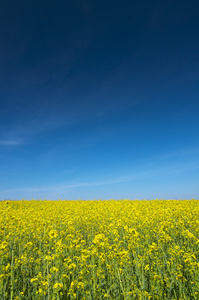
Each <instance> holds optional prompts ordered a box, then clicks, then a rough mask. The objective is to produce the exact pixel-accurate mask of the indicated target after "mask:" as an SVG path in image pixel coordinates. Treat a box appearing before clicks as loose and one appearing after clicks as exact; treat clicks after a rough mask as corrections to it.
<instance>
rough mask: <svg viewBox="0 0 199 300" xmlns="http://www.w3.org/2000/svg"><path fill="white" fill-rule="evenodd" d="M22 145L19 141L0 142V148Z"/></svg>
mask: <svg viewBox="0 0 199 300" xmlns="http://www.w3.org/2000/svg"><path fill="white" fill-rule="evenodd" d="M22 144H24V141H23V140H21V139H8V140H0V146H18V145H22Z"/></svg>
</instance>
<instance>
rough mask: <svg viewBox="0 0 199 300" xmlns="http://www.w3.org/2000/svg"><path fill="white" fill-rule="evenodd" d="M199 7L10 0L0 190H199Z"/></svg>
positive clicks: (111, 193)
mask: <svg viewBox="0 0 199 300" xmlns="http://www.w3.org/2000/svg"><path fill="white" fill-rule="evenodd" d="M198 15H199V2H198V1H192V0H189V1H183V0H181V1H179V0H176V1H173V0H168V1H161V0H157V1H155V0H151V1H148V0H139V1H132V0H131V1H127V0H123V1H115V0H114V1H113V0H108V1H107V0H106V1H105V0H100V1H91V0H78V1H72V0H71V1H70V0H69V1H65V0H57V1H49V0H48V1H47V0H39V1H27V0H26V1H25V0H18V1H16V0H9V1H2V3H1V9H0V199H22V198H25V199H32V198H34V199H37V198H40V199H44V198H46V199H55V200H56V199H58V198H60V199H125V198H126V199H156V198H158V199H162V198H165V199H191V198H193V197H195V198H197V199H198V198H199V118H198V115H199V38H198V37H199V35H198V32H199V18H198Z"/></svg>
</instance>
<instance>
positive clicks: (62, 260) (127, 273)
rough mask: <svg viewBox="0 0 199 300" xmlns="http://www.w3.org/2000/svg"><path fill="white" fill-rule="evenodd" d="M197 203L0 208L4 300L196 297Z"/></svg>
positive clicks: (83, 203) (29, 203)
mask: <svg viewBox="0 0 199 300" xmlns="http://www.w3.org/2000/svg"><path fill="white" fill-rule="evenodd" d="M198 236H199V201H198V200H195V199H193V200H180V201H177V200H153V201H146V200H142V201H138V200H137V201H130V200H120V201H116V200H109V201H100V200H93V201H81V200H78V201H61V200H59V201H47V200H45V201H41V200H40V201H34V200H32V201H25V200H23V201H7V202H4V201H2V202H0V261H1V263H0V299H4V300H8V299H9V300H44V299H47V300H62V299H63V300H64V299H68V300H73V299H83V300H84V299H85V300H86V299H90V300H92V299H93V300H96V299H114V300H115V299H116V300H117V299H118V300H119V299H121V300H122V299H123V300H130V299H135V300H149V299H152V300H153V299H154V300H155V299H160V300H167V299H173V300H177V299H178V300H185V299H199V291H198V287H199V248H198V246H199V237H198Z"/></svg>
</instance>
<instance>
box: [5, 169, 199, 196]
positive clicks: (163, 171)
mask: <svg viewBox="0 0 199 300" xmlns="http://www.w3.org/2000/svg"><path fill="white" fill-rule="evenodd" d="M193 169H199V163H198V164H192V163H191V164H185V165H184V166H182V165H173V166H170V167H166V168H161V169H156V170H152V171H151V170H148V171H143V172H137V173H135V174H129V175H127V176H120V177H116V178H113V179H109V180H106V181H103V180H102V181H94V182H77V183H71V184H65V185H56V186H43V187H33V188H17V189H10V190H4V191H2V192H1V194H0V195H2V196H3V195H4V194H7V193H12V192H24V193H25V192H26V193H27V192H28V193H33V192H53V191H54V192H56V191H59V192H64V191H66V190H70V189H73V188H81V187H92V186H103V185H111V184H119V183H125V182H129V181H135V180H139V179H144V178H150V177H153V176H158V175H160V174H164V175H169V174H175V173H181V172H185V171H189V170H193ZM2 196H1V197H2Z"/></svg>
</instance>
